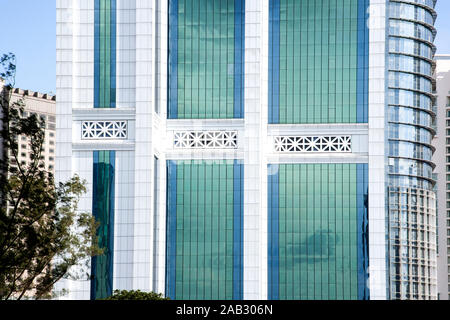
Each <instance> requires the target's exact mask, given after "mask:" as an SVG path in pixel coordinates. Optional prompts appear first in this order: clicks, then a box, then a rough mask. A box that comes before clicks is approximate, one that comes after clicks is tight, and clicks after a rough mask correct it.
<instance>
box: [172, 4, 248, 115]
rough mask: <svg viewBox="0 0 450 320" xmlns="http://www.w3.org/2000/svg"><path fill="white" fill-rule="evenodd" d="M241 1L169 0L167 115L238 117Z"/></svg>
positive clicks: (241, 94)
mask: <svg viewBox="0 0 450 320" xmlns="http://www.w3.org/2000/svg"><path fill="white" fill-rule="evenodd" d="M244 12H245V1H244V0H170V1H169V57H168V74H169V83H168V87H169V90H168V100H169V104H168V117H169V118H170V119H219V118H220V119H224V118H225V119H228V118H242V117H243V110H244V106H243V104H244V103H243V101H244V90H243V88H244V76H243V74H244V58H243V57H244V39H245V37H244V26H245V20H244V17H245V14H244Z"/></svg>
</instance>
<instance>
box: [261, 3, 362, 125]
mask: <svg viewBox="0 0 450 320" xmlns="http://www.w3.org/2000/svg"><path fill="white" fill-rule="evenodd" d="M368 5H369V1H368V0H321V1H317V0H301V1H298V0H270V5H269V6H270V8H269V9H270V17H269V122H270V123H274V124H278V123H279V124H308V123H311V124H312V123H363V122H367V121H368V120H367V105H368V43H369V37H368V28H367V10H368Z"/></svg>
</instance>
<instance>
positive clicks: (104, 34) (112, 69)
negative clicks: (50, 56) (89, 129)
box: [94, 0, 117, 108]
mask: <svg viewBox="0 0 450 320" xmlns="http://www.w3.org/2000/svg"><path fill="white" fill-rule="evenodd" d="M116 1H117V0H95V8H94V15H95V24H94V29H95V30H94V108H115V107H116Z"/></svg>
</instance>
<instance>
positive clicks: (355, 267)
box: [268, 164, 369, 300]
mask: <svg viewBox="0 0 450 320" xmlns="http://www.w3.org/2000/svg"><path fill="white" fill-rule="evenodd" d="M268 169H269V173H270V174H269V181H268V201H269V203H268V207H269V217H268V219H269V225H268V233H269V238H268V250H269V251H268V270H269V272H268V274H269V279H268V282H269V290H268V291H269V299H274V300H278V299H279V300H336V299H337V300H341V299H345V300H350V299H353V300H356V299H360V300H363V299H369V290H368V287H367V281H368V264H369V260H368V259H369V256H368V200H367V197H368V165H367V164H272V165H269V168H268Z"/></svg>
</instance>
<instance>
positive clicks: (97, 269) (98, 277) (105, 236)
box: [91, 151, 116, 300]
mask: <svg viewBox="0 0 450 320" xmlns="http://www.w3.org/2000/svg"><path fill="white" fill-rule="evenodd" d="M115 157H116V154H115V151H94V170H93V173H94V174H93V188H92V214H93V215H94V217H95V220H96V221H97V222H98V223H99V224H100V225H99V227H98V230H97V236H98V245H99V247H100V248H103V249H104V252H103V254H102V255H99V256H95V257H93V258H92V261H91V276H92V280H91V299H92V300H95V299H104V298H107V297H109V296H111V295H112V292H113V288H112V287H113V252H114V175H115V172H114V169H115V168H114V167H115Z"/></svg>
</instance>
